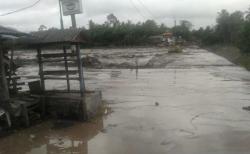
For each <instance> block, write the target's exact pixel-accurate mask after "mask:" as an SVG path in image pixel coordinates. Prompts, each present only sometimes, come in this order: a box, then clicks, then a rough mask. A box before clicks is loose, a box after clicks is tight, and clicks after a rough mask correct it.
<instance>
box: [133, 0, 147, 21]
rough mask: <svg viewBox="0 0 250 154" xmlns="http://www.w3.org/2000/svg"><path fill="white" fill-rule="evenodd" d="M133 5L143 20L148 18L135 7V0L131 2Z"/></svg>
mask: <svg viewBox="0 0 250 154" xmlns="http://www.w3.org/2000/svg"><path fill="white" fill-rule="evenodd" d="M130 2H131V4H132V5H133V7H134V8H135V10H136V11H137V12H138V13H139V14H140V16H141V17H142V18H146V17H145V16H144V15H143V13H142V12H141V11H140V9H139V8H138V7H137V6H136V5H135V3H134V1H133V0H130Z"/></svg>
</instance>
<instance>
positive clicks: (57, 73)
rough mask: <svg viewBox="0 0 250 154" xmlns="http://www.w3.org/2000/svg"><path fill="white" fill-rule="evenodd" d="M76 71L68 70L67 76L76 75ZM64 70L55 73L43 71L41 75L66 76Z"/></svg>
mask: <svg viewBox="0 0 250 154" xmlns="http://www.w3.org/2000/svg"><path fill="white" fill-rule="evenodd" d="M77 73H78V70H69V71H68V74H71V75H74V74H77ZM66 74H67V72H66V71H65V70H56V71H43V75H66Z"/></svg>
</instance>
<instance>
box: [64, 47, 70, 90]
mask: <svg viewBox="0 0 250 154" xmlns="http://www.w3.org/2000/svg"><path fill="white" fill-rule="evenodd" d="M63 53H64V65H65V71H66V78H67V90H68V92H70V82H69V66H68V60H67V50H66V47H65V46H63Z"/></svg>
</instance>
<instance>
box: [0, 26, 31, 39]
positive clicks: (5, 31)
mask: <svg viewBox="0 0 250 154" xmlns="http://www.w3.org/2000/svg"><path fill="white" fill-rule="evenodd" d="M24 35H27V34H25V33H22V32H19V31H17V30H15V29H13V28H9V27H4V26H1V25H0V36H15V37H20V36H24Z"/></svg>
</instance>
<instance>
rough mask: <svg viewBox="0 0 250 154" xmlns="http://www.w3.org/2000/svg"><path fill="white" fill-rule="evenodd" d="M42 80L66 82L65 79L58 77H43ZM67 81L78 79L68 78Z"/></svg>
mask: <svg viewBox="0 0 250 154" xmlns="http://www.w3.org/2000/svg"><path fill="white" fill-rule="evenodd" d="M44 80H67V78H60V77H44ZM69 80H78V81H79V78H69Z"/></svg>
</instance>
